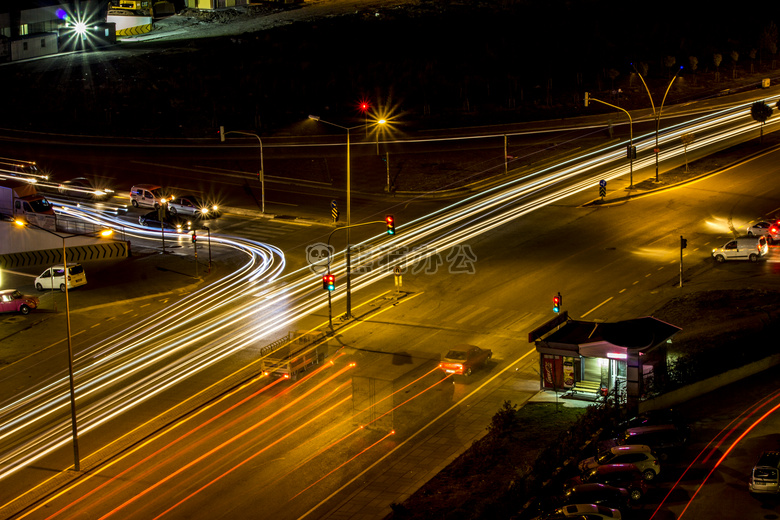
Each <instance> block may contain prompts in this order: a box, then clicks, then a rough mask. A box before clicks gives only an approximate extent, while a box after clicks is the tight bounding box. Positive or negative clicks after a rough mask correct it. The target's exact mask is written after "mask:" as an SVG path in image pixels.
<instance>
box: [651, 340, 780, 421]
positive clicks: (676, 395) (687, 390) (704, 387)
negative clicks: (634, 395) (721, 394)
mask: <svg viewBox="0 0 780 520" xmlns="http://www.w3.org/2000/svg"><path fill="white" fill-rule="evenodd" d="M778 364H780V354H774V355H772V356H769V357H767V358H764V359H762V360H760V361H755V362H753V363H750V364H748V365H745V366H742V367H739V368H735V369H733V370H729V371H728V372H724V373H723V374H720V375H718V376H713V377H710V378H709V379H705V380H704V381H699V382H698V383H693V384H692V385H688V386H685V387H683V388H678V389H677V390H673V391H671V392H668V393H666V394H663V395H659V396H658V397H656V398H654V399H649V400H647V401H643V402H641V403H639V413H644V412H647V411H650V410H661V409H664V408H669V407H672V406H676V405H678V404H680V403H684V402H686V401H689V400H690V399H694V398H696V397H699V396H702V395H704V394H706V393H708V392H712V391H713V390H717V389H718V388H721V387H724V386H726V385H730V384H731V383H735V382H737V381H739V380H741V379H744V378H746V377H750V376H752V375H754V374H758V373H759V372H763V371H764V370H766V369H768V368H771V367H773V366H775V365H778Z"/></svg>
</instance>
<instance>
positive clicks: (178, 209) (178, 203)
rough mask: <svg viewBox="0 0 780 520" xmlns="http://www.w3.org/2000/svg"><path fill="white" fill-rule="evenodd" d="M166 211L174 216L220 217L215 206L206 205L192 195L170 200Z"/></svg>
mask: <svg viewBox="0 0 780 520" xmlns="http://www.w3.org/2000/svg"><path fill="white" fill-rule="evenodd" d="M168 211H170V212H171V213H172V214H174V215H177V214H178V215H191V216H193V217H200V218H217V217H218V216H219V215H220V213H219V207H218V206H217V205H216V204H207V203H205V202H203V201H201V200H200V199H199V198H197V197H195V196H193V195H183V196H181V197H174V198H172V199H171V200H169V201H168Z"/></svg>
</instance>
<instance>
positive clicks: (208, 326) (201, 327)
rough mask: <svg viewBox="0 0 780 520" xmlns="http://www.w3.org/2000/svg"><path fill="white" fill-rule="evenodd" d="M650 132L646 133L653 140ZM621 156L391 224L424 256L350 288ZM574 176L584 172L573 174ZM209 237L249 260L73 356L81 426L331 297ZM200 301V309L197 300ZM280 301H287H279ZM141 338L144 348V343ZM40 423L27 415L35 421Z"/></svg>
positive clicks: (83, 212)
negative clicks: (214, 305) (213, 311)
mask: <svg viewBox="0 0 780 520" xmlns="http://www.w3.org/2000/svg"><path fill="white" fill-rule="evenodd" d="M750 105H751V103H748V104H744V105H741V106H739V107H735V108H731V109H726V110H722V111H719V112H716V113H714V114H711V115H709V116H703V117H699V118H697V119H695V120H693V121H692V122H691V123H687V124H682V123H681V124H678V125H674V126H671V127H669V128H666V129H664V130H663V135H662V138H661V139H660V142H661V143H664V148H663V152H662V153H661V156H662V158H663V159H664V160H666V159H668V158H670V157H675V156H677V155H680V154H682V153H683V149H682V145H681V144H679V143H675V140H678V141H679V139H678V137H679V135H681V134H682V133H685V132H688V131H696V132H697V139H696V140H695V141H694V142H693V143H692V144H691V145H689V146H688V151H689V152H691V151H694V150H696V149H698V148H701V147H704V146H707V145H711V144H714V143H716V142H718V141H722V140H724V139H726V138H728V137H732V136H738V135H741V134H745V133H750V132H757V130H758V128H759V126H758V123H756V122H754V121H752V119H751V118H750V115H749V114H750ZM774 124H778V123H777V122H775V121H771V120H770V122H769V123H767V124H766V125H765V127H768V126H770V125H774ZM704 134H706V135H704ZM654 135H655V134H654V133H648V134H645V135H643V136H639V137H637V138H636V139H635V140H634V142H635V144H636V145H637V146H638V148H639V149H641V150H647V149H651V150H652V148H653V147H654ZM651 140H653V142H650V141H651ZM624 156H625V142H621V143H619V144H615V145H611V146H609V147H606V148H605V149H603V150H602V151H600V152H592V153H589V154H587V155H585V156H582V157H581V158H579V159H571V160H568V161H565V162H564V163H561V164H559V165H556V166H551V167H548V168H545V169H543V170H541V171H538V172H535V173H533V174H528V175H526V176H524V177H523V178H521V179H515V180H511V181H507V182H505V183H503V184H501V185H499V186H495V187H493V188H491V189H488V190H485V191H484V192H482V193H479V194H474V195H472V196H469V197H467V198H465V199H463V200H460V201H458V202H455V203H453V204H451V205H449V206H447V207H445V208H443V209H441V210H438V211H436V212H433V213H432V214H430V215H428V216H426V217H422V218H420V219H417V220H415V221H413V222H410V223H408V224H405V225H399V226H398V228H399V231H400V232H399V234H398V235H396V236H395V237H394V238H393V241H392V244H393V245H394V246H407V247H415V246H417V247H419V246H423V245H424V246H426V247H428V248H431V251H430V252H428V253H422V255H421V256H416V257H415V256H414V255H409V256H407V257H400V258H398V259H394V260H392V261H390V262H388V263H387V264H385V265H384V267H383V269H380V270H374V271H372V272H370V273H368V274H365V275H359V276H357V277H356V278H355V282H354V283H353V291H357V290H360V289H362V288H364V287H368V286H369V285H371V284H373V283H375V282H378V281H380V280H382V279H383V278H385V277H387V276H389V275H390V273H391V272H392V268H393V267H395V266H396V265H401V266H405V265H411V263H413V261H414V260H415V258H417V259H419V258H422V257H424V255H425V254H433V248H436V249H437V250H442V249H446V248H447V247H451V246H453V245H457V244H459V243H463V242H465V241H467V240H469V239H471V238H473V237H476V236H478V235H480V234H482V233H484V232H486V231H489V230H491V229H494V228H496V227H498V226H500V225H504V224H506V223H507V222H510V221H511V220H514V219H516V218H519V217H521V216H522V215H525V214H527V213H529V212H531V211H534V210H535V209H539V208H541V207H543V206H545V205H548V204H552V203H554V202H556V201H559V200H561V199H564V198H566V197H568V196H570V195H572V194H575V193H579V192H582V191H584V190H586V189H593V187H594V186H595V185H596V184H595V183H596V181H598V180H601V179H605V180H611V179H613V178H616V177H620V176H624V175H626V174H627V171H628V165H627V164H624V163H625V158H624ZM653 162H654V157H653V156H652V153H651V155H649V156H648V157H646V158H644V159H642V160H640V161H635V163H634V164H635V166H636V167H637V168H641V167H647V166H650V165H651V164H653ZM609 163H617V166H615V167H612V168H610V169H607V170H604V168H606V167H607V166H608V165H609ZM583 176H584V177H585V178H584V179H583V178H582V177H583ZM574 179H581V180H578V181H576V182H574V183H572V180H574ZM566 182H568V183H571V184H570V185H564V186H563V187H560V188H559V189H558V191H555V192H550V193H547V194H544V193H543V192H544V191H545V190H552V189H553V188H554V187H556V186H560V185H562V184H563V183H566ZM64 206H65V205H64ZM58 209H59V208H58ZM63 211H67V213H68V214H69V215H74V216H77V217H78V218H82V219H84V220H87V221H91V222H93V223H95V224H96V225H108V226H109V227H111V228H113V229H115V230H119V229H123V230H124V231H125V233H126V234H127V235H129V236H131V237H138V238H151V239H157V238H159V237H160V233H159V231H157V232H155V231H153V230H150V229H144V228H141V227H139V226H137V225H131V224H128V223H127V222H125V221H121V220H117V219H112V218H110V217H108V216H106V215H104V214H101V213H99V212H93V211H91V210H89V209H87V208H84V207H67V206H66V207H64V208H63ZM167 234H168V235H170V234H171V233H167ZM179 236H181V235H179ZM211 240H212V242H214V243H216V244H221V245H224V246H228V247H233V248H236V249H238V250H241V251H244V252H246V254H247V255H248V257H249V261H248V262H247V264H245V265H244V266H243V267H242V268H241V269H239V271H237V272H236V273H234V274H233V275H231V276H227V277H225V278H224V279H221V280H218V281H215V282H214V283H212V284H210V285H209V286H207V287H204V288H203V289H200V290H198V291H196V292H194V293H193V294H191V295H189V296H187V297H186V298H183V299H182V300H181V301H180V302H178V303H175V304H172V305H171V307H170V308H168V309H164V310H160V311H159V312H157V313H156V314H154V315H153V316H152V317H150V319H149V320H148V321H147V322H146V323H145V326H144V327H142V328H139V329H138V330H134V331H131V332H122V333H118V334H116V335H115V336H114V337H112V338H109V339H108V340H106V341H104V342H102V343H101V344H99V345H97V346H96V347H94V348H93V349H90V351H89V352H86V353H82V355H81V356H79V357H78V359H77V365H84V363H86V362H89V365H87V366H80V367H78V370H77V374H78V375H77V381H78V390H77V399H78V400H79V403H84V402H85V400H86V399H87V398H88V397H91V396H95V397H94V399H98V400H97V401H96V402H95V403H92V404H90V405H86V404H81V406H80V408H79V410H80V412H79V415H80V418H81V419H82V420H84V422H85V423H86V424H85V425H84V428H86V429H84V428H82V431H89V430H90V429H93V428H95V427H97V426H98V425H100V424H104V423H105V422H106V421H108V420H110V418H112V417H116V416H117V415H119V414H121V413H124V412H125V411H127V410H129V409H131V408H132V407H133V406H135V405H137V404H138V403H139V402H144V401H145V400H148V399H150V398H151V397H153V396H154V395H156V394H157V393H159V392H161V391H163V390H164V389H167V388H170V387H171V386H173V385H174V384H176V383H178V382H180V381H183V380H184V379H185V378H187V377H189V376H191V375H192V374H195V373H197V372H199V371H202V370H204V369H205V368H207V367H208V366H209V364H212V363H216V362H218V361H220V360H222V359H225V358H226V357H228V356H230V355H232V354H233V353H235V352H237V351H239V350H241V349H242V348H245V347H247V346H254V345H256V344H257V341H258V340H259V339H260V338H269V337H271V335H272V334H274V333H275V332H277V331H282V330H285V329H286V328H288V327H289V326H290V324H291V323H294V322H295V321H297V320H299V319H300V318H302V317H304V316H308V315H311V314H312V313H314V312H316V311H318V310H321V309H322V308H324V307H325V306H326V305H327V304H326V301H325V299H324V298H322V297H321V294H320V291H318V290H317V288H316V284H314V283H313V282H312V279H313V276H312V274H311V273H310V272H309V271H308V269H306V268H302V269H299V270H297V271H295V272H293V273H289V274H287V275H285V276H283V277H281V278H277V276H279V275H280V273H281V272H282V270H283V269H284V256H283V254H282V252H281V251H280V250H278V249H276V248H272V247H270V246H268V245H264V244H258V243H256V242H252V241H250V240H244V239H239V238H231V237H221V236H219V235H212V237H211ZM386 243H387V237H386V236H384V234H382V235H377V236H375V237H373V238H369V239H368V240H365V241H363V242H362V243H361V245H381V244H386ZM277 258H278V260H277ZM332 270H333V271H340V272H343V270H344V253H343V251H342V252H340V253H339V254H337V255H336V258H334V263H333V264H332ZM258 280H260V281H262V282H265V283H270V282H273V281H278V282H280V284H285V285H283V286H281V287H274V286H273V285H269V286H268V287H265V288H262V289H260V290H258V291H257V292H255V293H254V294H253V295H258V294H260V295H263V300H262V301H255V300H253V299H252V298H250V297H248V296H247V293H248V289H249V288H250V287H248V286H251V285H254V284H256V283H257V281H258ZM217 295H219V296H220V301H219V303H220V304H221V307H220V308H219V309H218V310H217V315H216V316H213V317H210V318H206V319H204V318H203V316H202V314H201V312H200V310H199V309H200V308H211V307H209V304H210V303H211V302H212V301H214V299H215V298H216V297H217ZM344 295H345V292H344V290H343V289H342V288H341V287H340V288H339V290H337V291H336V293H335V294H334V295H333V296H334V299H335V300H336V301H338V300H340V299H341V298H343V297H344ZM247 300H249V301H248V302H247ZM226 303H227V304H226ZM196 305H197V308H193V307H194V306H196ZM233 307H236V308H233ZM280 307H284V308H281V309H280ZM158 331H162V332H158ZM196 345H202V346H201V348H200V350H198V351H195V352H189V353H187V354H186V355H183V357H182V358H181V359H176V355H181V352H187V351H188V349H192V348H193V347H194V346H196ZM143 349H147V350H149V351H148V352H145V351H144V350H143ZM152 349H153V350H152ZM136 352H137V353H136ZM95 356H100V357H97V358H96V357H95ZM155 360H156V361H157V362H158V363H159V362H160V361H161V360H165V361H168V360H170V361H169V364H168V365H166V366H164V367H163V368H159V369H157V370H154V373H153V374H151V375H147V376H146V377H144V378H143V379H141V380H138V381H136V382H134V383H132V384H129V385H128V383H127V380H128V379H129V378H130V377H131V376H135V375H136V374H139V373H140V372H141V371H142V370H144V369H147V370H148V369H151V368H152V367H153V364H154V362H155ZM163 377H164V378H167V377H172V379H170V380H166V381H159V379H160V378H163ZM155 379H157V380H155ZM120 383H121V385H124V386H125V388H124V389H123V390H122V391H117V392H115V393H113V394H110V395H108V396H107V397H103V398H98V392H99V391H106V390H108V389H110V388H111V385H112V384H120ZM65 388H66V381H65V379H64V378H59V379H58V380H56V381H54V380H53V381H51V382H50V383H48V384H46V385H44V386H42V387H41V388H36V389H35V390H34V391H33V392H29V393H28V394H26V395H25V396H23V397H22V398H20V399H18V400H16V401H14V402H11V403H10V404H4V405H3V407H2V408H0V418H2V421H3V422H2V423H0V439H6V438H9V437H10V436H11V435H13V434H21V433H22V430H23V429H24V428H30V429H32V428H33V426H31V425H32V424H35V425H39V424H40V425H43V424H51V423H52V421H60V420H59V419H51V417H50V415H51V411H53V410H56V409H57V408H62V407H63V406H66V392H65ZM12 412H14V413H16V414H17V417H9V416H10V415H11V414H12ZM25 421H27V422H26V424H25ZM42 427H43V426H35V428H39V429H40V428H42ZM38 440H40V443H41V447H38V448H35V447H33V446H31V445H33V444H37V443H38ZM68 442H69V427H68V425H67V424H66V422H65V421H61V422H58V423H56V424H55V426H51V427H48V429H47V430H46V431H44V432H43V433H40V434H37V435H35V436H34V437H33V438H32V439H27V440H26V441H25V443H24V444H26V446H20V447H19V448H16V449H13V450H10V451H8V452H6V453H4V454H3V456H2V459H0V478H5V477H7V476H8V475H10V474H13V473H14V472H15V471H17V470H18V469H19V468H21V467H23V466H25V465H26V464H28V463H30V462H32V461H34V460H37V458H39V457H40V456H41V455H42V454H44V453H48V452H50V451H52V450H53V449H55V448H56V446H64V445H66V444H67V443H68ZM34 451H37V454H35V453H33V452H34ZM20 454H23V455H20Z"/></svg>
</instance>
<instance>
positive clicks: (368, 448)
mask: <svg viewBox="0 0 780 520" xmlns="http://www.w3.org/2000/svg"><path fill="white" fill-rule="evenodd" d="M391 435H395V430H392V431H390V433H388V434H387V435H385V436H384V437H382V438H381V439H379V440H378V441H376V442H375V443H374V444H372V445H371V446H366V447H365V448H363V449H362V450H360V451H359V452H357V453H356V454H355V455H353V456H352V457H350V458H349V459H347V460H345V461H344V462H342V463H341V464H339V465H338V466H336V467H335V468H333V469H332V470H330V471H329V472H327V473H326V474H325V475H323V476H322V477H320V478H319V479H317V480H315V481H314V482H312V483H311V484H309V485H308V486H307V487H305V488H303V489H302V490H300V491H299V492H298V493H296V494H295V496H293V497H292V498H290V500H292V499H293V498H296V497H298V496H299V495H300V494H301V493H303V492H305V491H308V490H309V489H311V488H312V487H314V486H316V485H317V484H319V483H320V482H322V481H323V480H325V479H326V478H328V477H329V476H331V475H332V474H333V473H335V472H336V471H338V470H340V469H341V468H343V467H344V466H346V465H347V464H349V463H350V462H352V461H353V460H355V459H356V458H358V457H360V456H361V455H363V454H364V453H365V452H367V451H368V450H370V449H371V448H373V447H374V446H376V445H377V444H379V443H381V442H383V441H384V440H385V439H387V438H388V437H390V436H391ZM290 500H288V502H289V501H290Z"/></svg>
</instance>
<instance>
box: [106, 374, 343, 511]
mask: <svg viewBox="0 0 780 520" xmlns="http://www.w3.org/2000/svg"><path fill="white" fill-rule="evenodd" d="M353 366H354V364H353V363H350V364H349V365H347V366H345V367H344V368H342V369H341V370H339V371H338V372H337V373H335V374H333V375H332V376H330V377H329V378H328V379H326V381H325V382H323V383H322V384H321V385H317V386H315V387H314V388H312V389H310V390H309V391H308V392H305V393H304V394H303V395H302V396H301V397H299V398H298V399H296V400H295V401H292V402H290V403H288V404H286V405H285V406H283V407H281V408H280V409H279V410H277V411H276V412H274V413H273V414H271V415H269V416H268V417H265V418H263V420H262V421H259V422H257V423H256V424H254V425H253V426H252V427H251V428H247V429H246V430H244V431H242V432H241V433H239V434H237V435H234V436H233V437H231V438H230V439H228V440H226V441H225V442H223V443H221V444H219V445H218V446H216V447H214V448H212V449H211V450H209V451H207V452H206V453H204V454H203V455H201V456H199V457H197V458H196V459H194V460H192V461H190V462H189V463H187V464H185V465H184V466H182V467H181V468H179V469H178V470H176V471H174V472H173V473H171V474H169V475H168V476H167V477H165V478H164V479H162V480H160V481H158V482H156V483H155V484H153V485H151V486H149V487H148V488H146V489H145V490H144V491H142V492H141V493H139V494H137V495H135V496H134V497H133V498H131V499H129V500H127V501H125V502H124V503H122V504H120V505H118V506H117V507H115V508H114V509H112V510H111V511H109V512H108V513H106V514H105V515H103V516H101V517H100V519H99V520H103V519H104V518H108V517H109V516H111V515H113V514H114V513H117V512H119V511H120V510H122V509H124V508H125V507H127V506H129V505H130V504H132V503H133V502H135V501H136V500H138V499H140V498H142V497H144V496H145V495H147V494H148V493H151V492H152V491H154V490H155V489H157V488H158V487H160V486H161V485H163V484H165V483H166V482H168V481H169V480H171V479H172V478H174V477H176V476H178V475H179V474H181V473H183V472H184V471H186V470H188V469H190V468H191V467H192V466H194V465H196V464H198V463H199V462H201V461H203V460H205V459H207V458H208V457H210V456H212V455H213V454H215V453H216V452H218V451H220V450H221V449H222V448H224V447H225V446H228V445H230V444H232V443H233V442H235V441H236V440H238V439H240V438H241V437H244V436H246V435H248V434H249V433H251V432H253V431H254V430H256V429H258V428H260V427H261V426H263V425H264V424H265V423H267V422H268V421H270V420H272V419H273V418H275V417H276V416H277V415H279V414H281V413H282V412H284V411H286V410H287V409H289V408H290V407H292V406H294V405H295V404H297V402H299V401H301V400H303V399H305V398H306V397H308V396H309V395H310V394H311V393H313V392H315V391H317V389H318V388H319V386H322V385H324V384H325V383H326V382H329V381H331V380H333V379H334V378H336V377H338V376H339V375H341V374H343V373H344V372H346V371H348V370H350V369H351V368H352V367H353ZM279 381H284V380H283V379H280V380H279ZM351 398H352V397H351V396H350V397H349V398H348V399H351ZM288 435H289V434H288ZM286 437H287V436H285V437H283V438H286ZM279 440H281V439H279ZM277 442H278V441H277ZM274 444H276V443H273V444H270V445H268V446H267V447H266V448H264V449H263V451H265V450H266V449H268V448H270V447H271V446H273V445H274Z"/></svg>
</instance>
